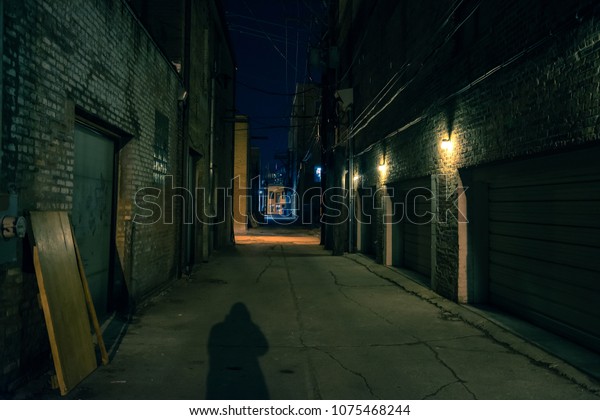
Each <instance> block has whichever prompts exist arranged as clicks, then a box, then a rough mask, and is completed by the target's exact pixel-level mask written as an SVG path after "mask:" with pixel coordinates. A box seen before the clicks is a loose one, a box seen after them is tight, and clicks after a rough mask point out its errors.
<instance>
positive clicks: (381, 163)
mask: <svg viewBox="0 0 600 420" xmlns="http://www.w3.org/2000/svg"><path fill="white" fill-rule="evenodd" d="M378 169H379V172H381V173H385V171H386V170H387V165H386V164H385V157H382V158H381V160H380V161H379V167H378Z"/></svg>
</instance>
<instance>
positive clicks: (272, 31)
mask: <svg viewBox="0 0 600 420" xmlns="http://www.w3.org/2000/svg"><path fill="white" fill-rule="evenodd" d="M223 3H224V8H225V16H226V19H227V26H228V27H229V31H230V34H231V39H232V42H233V48H234V52H235V53H234V54H235V59H236V64H237V86H236V96H237V99H236V102H237V103H236V108H237V112H238V113H240V114H245V115H248V116H249V118H250V127H251V131H250V135H251V137H252V146H258V147H260V148H261V163H262V167H263V168H264V167H265V166H266V165H267V164H268V163H269V162H271V164H272V165H273V164H274V163H276V162H281V161H278V160H277V159H276V158H275V156H276V155H277V154H285V153H286V152H287V136H288V131H289V125H290V112H291V105H292V100H293V93H294V90H295V85H296V83H297V82H298V83H310V82H317V83H318V81H319V80H320V74H319V70H318V69H314V68H313V69H311V68H310V67H311V66H309V64H308V57H309V54H308V51H309V48H310V47H311V46H312V47H316V46H318V44H319V40H320V38H321V36H322V34H323V28H324V26H325V21H326V4H325V2H324V1H323V0H280V1H273V0H224V1H223ZM265 137H266V138H265Z"/></svg>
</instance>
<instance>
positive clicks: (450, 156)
mask: <svg viewBox="0 0 600 420" xmlns="http://www.w3.org/2000/svg"><path fill="white" fill-rule="evenodd" d="M354 3H357V2H354ZM358 3H359V4H360V6H361V7H362V8H364V10H362V9H361V10H362V11H359V13H357V14H356V16H357V18H356V19H355V21H354V22H352V24H351V25H350V26H351V27H352V31H351V32H350V33H349V34H348V35H347V36H345V37H343V38H341V39H339V40H338V44H339V45H340V51H341V59H340V63H341V65H340V69H338V80H339V83H340V85H339V88H345V87H353V88H354V98H355V102H354V114H355V116H356V120H355V130H354V133H355V150H356V153H359V154H360V153H361V152H362V154H361V156H360V157H359V158H358V159H357V160H356V165H357V169H358V171H359V172H360V173H361V175H362V177H363V178H362V182H363V184H364V185H386V184H393V183H398V182H402V181H404V180H409V179H416V178H420V177H427V176H432V175H439V174H444V175H446V180H447V184H446V185H441V186H440V188H439V190H438V196H437V199H438V202H439V203H440V205H441V207H440V208H439V212H441V214H444V213H445V210H447V209H450V210H452V211H453V216H454V217H451V218H449V219H448V221H447V223H438V224H436V225H435V226H434V230H435V236H434V245H433V246H434V249H435V258H434V260H435V266H434V268H435V270H434V273H433V281H432V287H433V288H434V289H435V290H436V291H438V292H440V293H441V294H443V295H444V296H447V297H450V298H453V299H458V298H459V294H460V293H461V292H460V291H459V286H458V285H459V282H458V277H459V238H458V223H457V222H456V217H457V216H458V214H457V212H456V211H455V207H454V206H453V205H452V200H453V199H455V198H456V197H457V196H458V194H457V193H456V192H455V189H456V187H457V186H459V184H460V182H461V180H460V176H459V170H460V169H464V168H470V167H475V166H478V165H482V164H485V163H490V162H499V161H504V160H508V159H519V158H524V157H528V156H533V155H536V154H544V153H554V152H559V151H561V150H567V149H569V148H573V147H579V146H582V145H585V144H591V143H592V142H594V143H597V142H598V139H599V130H600V129H599V126H598V124H597V121H598V118H599V117H600V108H599V106H598V103H599V102H598V100H599V99H600V98H599V96H600V90H599V89H598V86H599V85H600V76H599V75H598V72H597V68H598V64H599V63H600V42H599V41H600V24H599V23H598V20H597V19H594V15H597V13H598V11H597V10H594V7H595V6H593V3H590V2H587V1H580V2H560V1H542V0H530V1H508V2H506V1H491V2H483V3H481V4H479V2H476V1H465V2H461V3H460V7H459V8H458V9H456V10H454V13H450V12H451V11H452V10H453V9H452V7H453V5H455V4H456V2H451V1H437V0H436V1H423V2H379V3H377V5H367V4H366V3H365V2H358ZM367 3H370V2H367ZM346 15H348V16H350V15H351V13H350V12H348V6H346ZM342 27H348V23H345V26H344V25H342ZM352 33H353V34H354V35H351V34H352ZM357 34H358V35H357ZM388 88H389V89H388ZM380 92H383V93H384V95H382V96H380V97H378V96H377V95H378V93H380ZM448 137H450V138H451V139H452V141H453V145H454V149H453V151H452V152H450V153H448V152H447V151H444V150H442V149H441V147H440V144H441V140H442V139H443V138H448ZM344 140H345V139H344V138H342V141H344ZM384 156H385V160H386V163H387V164H388V169H387V174H386V175H385V176H381V174H379V173H378V171H377V163H378V162H379V161H380V160H381V159H382V158H383V157H384ZM453 192H454V193H453ZM445 194H450V195H452V194H454V195H453V196H452V199H451V200H444V195H445ZM376 230H377V235H378V237H379V238H381V236H382V235H383V229H379V228H377V229H376ZM378 243H379V244H380V245H379V248H378V251H377V255H378V256H380V255H381V252H382V248H381V242H378Z"/></svg>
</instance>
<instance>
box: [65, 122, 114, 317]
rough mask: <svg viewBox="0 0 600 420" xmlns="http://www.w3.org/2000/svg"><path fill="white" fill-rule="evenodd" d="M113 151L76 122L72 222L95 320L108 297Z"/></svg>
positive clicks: (102, 138) (99, 136) (106, 141)
mask: <svg viewBox="0 0 600 420" xmlns="http://www.w3.org/2000/svg"><path fill="white" fill-rule="evenodd" d="M114 153H115V152H114V142H113V141H112V140H110V139H108V138H106V137H105V136H103V135H102V134H99V133H97V132H95V131H92V130H90V129H87V128H86V127H84V126H81V125H76V127H75V164H74V180H73V184H74V186H73V211H72V222H73V229H74V232H75V238H76V239H77V244H78V245H79V249H80V251H81V257H82V259H83V264H84V268H85V273H86V277H87V279H88V282H89V286H90V291H91V294H92V298H93V300H94V306H95V308H96V312H97V314H98V318H99V319H104V318H106V315H107V307H108V300H109V284H110V245H111V237H112V225H113V173H114Z"/></svg>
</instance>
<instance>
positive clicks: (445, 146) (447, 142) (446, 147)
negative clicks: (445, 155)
mask: <svg viewBox="0 0 600 420" xmlns="http://www.w3.org/2000/svg"><path fill="white" fill-rule="evenodd" d="M452 148H453V144H452V140H450V139H443V140H442V149H444V150H448V151H450V150H452Z"/></svg>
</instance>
